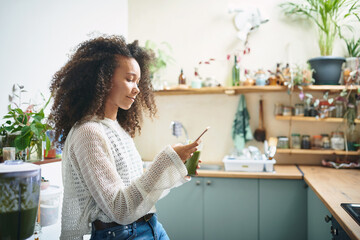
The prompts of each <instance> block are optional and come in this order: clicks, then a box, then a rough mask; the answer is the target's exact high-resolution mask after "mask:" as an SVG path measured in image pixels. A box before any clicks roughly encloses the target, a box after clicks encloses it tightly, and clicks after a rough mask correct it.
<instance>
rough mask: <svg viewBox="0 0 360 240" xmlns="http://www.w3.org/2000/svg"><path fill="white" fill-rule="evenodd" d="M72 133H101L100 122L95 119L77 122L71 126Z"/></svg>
mask: <svg viewBox="0 0 360 240" xmlns="http://www.w3.org/2000/svg"><path fill="white" fill-rule="evenodd" d="M72 132H73V134H76V135H77V134H96V133H97V134H101V132H102V131H101V124H100V121H97V120H88V121H84V122H78V123H76V124H75V125H74V126H73V129H72Z"/></svg>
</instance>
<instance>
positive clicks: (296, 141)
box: [291, 133, 301, 149]
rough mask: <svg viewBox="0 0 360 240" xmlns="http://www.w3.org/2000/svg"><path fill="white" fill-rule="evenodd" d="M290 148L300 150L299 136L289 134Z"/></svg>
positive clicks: (297, 134)
mask: <svg viewBox="0 0 360 240" xmlns="http://www.w3.org/2000/svg"><path fill="white" fill-rule="evenodd" d="M291 148H294V149H300V148H301V141H300V134H299V133H293V134H291Z"/></svg>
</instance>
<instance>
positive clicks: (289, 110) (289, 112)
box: [283, 106, 293, 116]
mask: <svg viewBox="0 0 360 240" xmlns="http://www.w3.org/2000/svg"><path fill="white" fill-rule="evenodd" d="M292 109H293V108H292V107H290V106H284V109H283V116H292Z"/></svg>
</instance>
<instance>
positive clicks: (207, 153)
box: [129, 0, 345, 164]
mask: <svg viewBox="0 0 360 240" xmlns="http://www.w3.org/2000/svg"><path fill="white" fill-rule="evenodd" d="M281 2H282V0H253V1H251V2H250V1H245V0H232V1H231V0H229V1H219V0H194V1H193V0H172V1H166V0H152V1H144V0H132V1H129V39H130V40H131V41H132V40H134V39H139V41H140V42H143V43H144V42H145V41H146V40H148V39H150V40H152V41H155V42H156V43H160V42H162V41H165V42H168V43H169V44H170V45H171V46H172V48H173V57H174V58H175V60H176V63H175V64H173V65H171V66H169V67H168V68H167V69H166V70H165V72H164V74H163V77H164V79H165V80H166V81H167V82H168V83H169V85H176V84H177V79H178V76H179V73H180V68H183V69H184V72H185V74H186V75H187V77H188V81H190V80H191V77H192V76H193V71H194V67H196V66H197V63H198V62H199V61H203V60H207V59H209V58H215V59H216V61H215V62H213V63H211V64H210V65H207V66H206V67H203V66H202V67H200V75H202V76H205V77H206V76H215V77H216V78H217V80H218V81H219V82H221V83H223V84H224V85H227V84H228V83H229V79H230V73H231V67H232V64H233V63H232V62H233V61H231V62H230V61H227V60H226V55H227V54H232V53H234V52H235V51H237V50H239V49H243V43H242V42H240V41H239V40H238V39H237V37H236V29H235V27H234V24H233V18H234V15H235V14H234V13H232V14H229V13H228V6H229V5H230V4H231V5H234V6H240V7H246V6H249V5H250V4H251V6H257V7H259V9H260V11H261V12H262V14H264V15H266V16H268V18H269V19H270V21H269V22H268V23H265V24H263V25H261V26H260V28H259V29H258V30H257V31H256V32H253V33H251V35H250V37H249V46H250V48H251V53H250V54H249V55H246V56H245V57H244V58H243V59H242V61H241V63H240V64H241V68H242V69H244V68H248V69H252V70H256V69H259V68H264V69H270V70H273V71H274V70H275V67H276V63H278V62H282V63H286V62H288V61H290V62H291V63H297V64H300V65H303V66H305V65H306V61H307V59H309V58H312V57H316V56H319V55H320V52H319V50H318V46H317V38H316V31H315V30H314V29H313V28H312V27H311V25H309V23H307V22H291V21H289V20H288V19H286V18H285V17H283V15H282V14H281V11H280V9H279V7H278V5H279V3H281ZM344 50H345V48H344V44H343V43H342V42H339V41H338V42H337V45H336V47H335V51H334V54H335V55H341V56H342V55H343V54H344ZM261 96H262V97H263V99H264V111H265V128H266V130H267V136H268V137H270V136H274V137H275V136H279V135H286V136H289V135H290V134H291V132H290V126H289V122H287V121H277V120H276V119H275V117H274V114H273V109H274V104H275V103H282V104H290V102H289V101H290V97H289V96H288V95H287V94H286V93H285V92H283V93H263V94H262V93H251V94H247V95H246V99H247V106H248V110H249V112H250V116H251V120H250V125H251V128H252V130H253V131H254V130H255V129H256V128H257V126H258V119H259V110H258V109H259V107H258V106H259V99H260V97H261ZM238 99H239V96H226V95H216V94H215V95H184V96H158V97H157V98H156V100H157V102H158V109H159V111H158V119H155V120H154V121H150V120H149V119H145V122H144V126H143V129H142V134H141V135H140V136H138V137H136V138H135V142H136V144H137V146H138V148H139V151H140V153H141V155H142V157H143V158H144V159H146V160H152V159H153V157H154V156H155V155H156V154H157V153H158V152H159V151H160V150H161V149H162V147H163V146H164V145H166V144H168V143H174V142H176V141H178V140H183V139H176V138H175V137H173V136H172V135H171V131H170V128H169V126H170V122H171V121H173V120H177V121H180V122H182V123H183V124H184V125H185V127H186V128H187V130H188V132H189V135H190V137H192V138H195V137H196V135H198V134H199V133H200V132H201V131H202V130H203V129H204V128H205V127H206V126H211V129H210V131H209V132H208V133H206V135H205V136H204V139H203V141H204V148H203V151H202V156H201V159H202V160H203V161H204V162H221V160H222V158H223V157H224V156H225V155H226V154H228V153H229V152H230V151H231V149H232V148H233V142H232V139H231V127H232V122H233V120H234V115H235V111H236V107H237V104H238ZM291 101H292V102H291V104H295V103H296V102H299V101H300V100H299V98H298V97H297V95H296V94H295V95H294V96H293V97H292V98H291ZM292 125H293V126H292V132H298V133H301V134H306V133H307V134H311V135H314V134H321V133H329V134H330V133H331V131H333V130H335V129H336V128H337V127H338V125H337V124H326V125H324V124H320V123H319V124H317V123H312V124H305V123H301V122H300V123H296V124H294V123H293V124H292ZM250 144H251V145H256V146H259V147H260V148H261V150H262V146H261V144H259V143H257V142H255V141H252V142H249V143H248V145H250ZM311 158H313V157H312V156H308V155H296V156H290V155H286V154H281V155H277V160H278V162H280V163H302V162H303V163H316V164H319V163H320V160H321V157H317V158H316V157H315V160H314V161H312V160H310V159H311Z"/></svg>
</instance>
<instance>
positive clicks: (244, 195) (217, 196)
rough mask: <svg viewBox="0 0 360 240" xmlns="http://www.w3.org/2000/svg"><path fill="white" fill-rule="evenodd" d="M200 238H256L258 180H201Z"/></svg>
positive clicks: (225, 239)
mask: <svg viewBox="0 0 360 240" xmlns="http://www.w3.org/2000/svg"><path fill="white" fill-rule="evenodd" d="M204 237H205V238H204V239H206V240H212V239H213V240H219V239H224V240H227V239H247V240H252V239H254V240H257V239H258V179H231V178H205V179H204Z"/></svg>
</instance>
